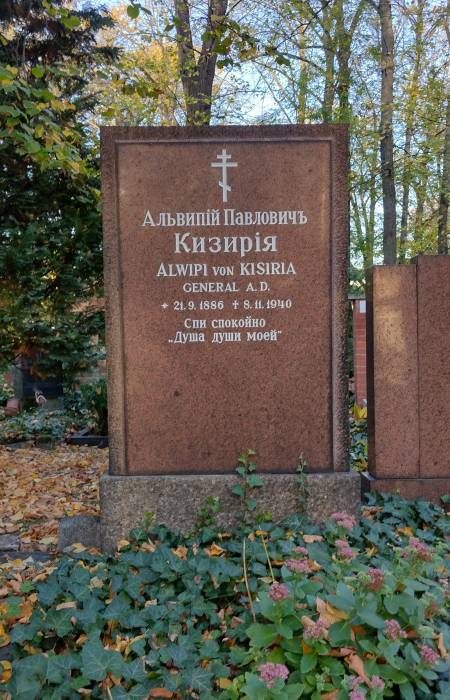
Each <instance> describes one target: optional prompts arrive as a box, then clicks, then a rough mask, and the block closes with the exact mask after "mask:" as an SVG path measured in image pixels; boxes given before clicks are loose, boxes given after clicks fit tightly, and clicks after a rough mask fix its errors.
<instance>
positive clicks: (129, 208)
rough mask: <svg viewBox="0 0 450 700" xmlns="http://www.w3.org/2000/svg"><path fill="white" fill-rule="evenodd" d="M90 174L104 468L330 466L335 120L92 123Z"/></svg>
mask: <svg viewBox="0 0 450 700" xmlns="http://www.w3.org/2000/svg"><path fill="white" fill-rule="evenodd" d="M102 175H103V192H104V200H103V212H104V233H105V263H106V269H105V274H106V288H107V309H108V326H107V328H108V338H107V351H108V366H109V394H110V445H111V457H110V475H128V476H127V477H126V479H130V478H131V477H132V475H133V476H134V475H149V476H150V475H152V476H155V478H156V475H161V476H167V475H187V474H189V475H195V474H198V475H200V474H205V475H214V474H215V475H217V474H232V473H233V472H234V469H235V465H236V458H237V456H238V455H239V454H240V453H241V452H242V451H243V450H244V449H246V448H249V447H251V448H253V449H255V450H257V453H258V467H259V469H260V470H261V471H264V472H270V473H276V474H282V473H291V474H292V473H293V471H294V470H295V466H296V464H297V461H298V458H299V455H300V453H303V455H304V457H305V458H306V459H307V461H308V463H309V465H310V471H311V472H314V473H326V472H341V471H345V470H346V469H347V433H346V427H345V426H346V413H347V406H346V397H347V386H346V372H345V336H346V320H347V305H346V296H347V254H348V221H347V136H346V130H345V127H342V126H333V127H330V126H320V127H317V126H316V127H307V126H306V127H303V126H292V127H278V126H273V127H212V128H148V129H145V128H139V129H128V128H106V129H103V131H102ZM108 478H109V479H110V480H111V478H113V477H112V476H110V477H106V481H107V480H108ZM123 483H126V484H127V486H126V487H125V486H124V487H123V488H130V484H131V483H132V482H130V481H125V480H123ZM139 483H140V485H141V486H140V488H143V484H144V482H143V481H141V482H139ZM161 483H163V482H162V481H161V479H160V480H159V481H153V486H152V488H153V489H155V488H157V486H156V485H157V484H161ZM171 483H172V487H173V484H174V483H178V484H179V483H180V481H179V480H178V481H176V482H171ZM197 483H201V481H198V482H197ZM105 488H109V487H107V486H105V484H104V485H103V491H105ZM111 488H116V486H114V487H111ZM210 493H212V491H211V490H210ZM160 496H161V497H163V494H162V493H161V494H160ZM147 510H154V508H150V507H148V508H147Z"/></svg>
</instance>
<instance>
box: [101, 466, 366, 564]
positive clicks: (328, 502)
mask: <svg viewBox="0 0 450 700" xmlns="http://www.w3.org/2000/svg"><path fill="white" fill-rule="evenodd" d="M261 478H262V480H263V486H262V487H260V488H257V489H253V490H252V492H251V497H252V498H254V499H255V500H256V502H257V506H256V509H255V513H271V515H272V518H273V520H275V521H278V520H281V519H282V518H284V517H286V516H288V515H292V514H293V513H296V512H299V509H300V508H299V506H300V497H301V487H300V485H299V477H298V475H296V474H261ZM237 483H238V478H237V477H236V476H234V475H230V474H208V475H188V476H164V475H161V476H112V475H110V474H104V475H103V476H102V477H101V478H100V508H101V544H102V549H103V550H104V551H111V550H113V549H114V548H115V546H116V544H117V542H118V541H119V540H121V539H126V538H127V537H128V534H129V532H130V530H131V529H132V528H134V527H137V526H139V525H142V524H143V522H144V519H145V516H146V514H147V513H152V514H153V518H154V522H156V523H163V524H165V525H167V526H168V527H170V528H173V529H176V530H182V531H184V532H186V531H189V530H191V529H192V528H193V527H194V526H195V524H196V522H197V520H198V511H199V509H200V508H202V506H204V505H205V502H206V499H207V498H208V496H217V497H218V498H219V500H220V504H221V511H220V513H218V514H217V516H216V522H217V523H218V524H219V525H220V527H224V528H228V527H232V526H233V525H236V524H237V515H236V514H237V513H238V511H239V510H240V508H239V505H240V504H239V499H238V498H237V497H236V496H234V495H233V494H232V493H231V489H232V488H233V486H235V485H236V484H237ZM304 483H305V490H306V493H307V497H306V505H305V511H306V514H307V516H308V517H309V518H310V519H311V520H313V521H315V522H321V521H324V520H326V519H327V518H328V517H329V516H330V515H331V513H334V512H336V511H347V512H348V513H351V514H352V515H357V514H358V512H359V508H360V499H361V478H360V475H359V474H358V473H356V472H337V473H326V474H306V475H305V478H304Z"/></svg>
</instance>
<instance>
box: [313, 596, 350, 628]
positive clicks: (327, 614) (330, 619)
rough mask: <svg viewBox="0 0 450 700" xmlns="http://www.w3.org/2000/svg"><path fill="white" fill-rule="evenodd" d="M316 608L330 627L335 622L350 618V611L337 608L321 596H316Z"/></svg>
mask: <svg viewBox="0 0 450 700" xmlns="http://www.w3.org/2000/svg"><path fill="white" fill-rule="evenodd" d="M316 608H317V612H318V613H319V618H320V619H321V620H323V622H324V623H325V624H326V625H327V627H329V626H330V625H333V624H334V623H335V622H341V621H342V620H346V619H347V618H348V613H346V612H344V611H343V610H339V609H338V608H335V607H334V606H333V605H331V604H330V603H326V602H325V601H324V600H322V599H321V598H316Z"/></svg>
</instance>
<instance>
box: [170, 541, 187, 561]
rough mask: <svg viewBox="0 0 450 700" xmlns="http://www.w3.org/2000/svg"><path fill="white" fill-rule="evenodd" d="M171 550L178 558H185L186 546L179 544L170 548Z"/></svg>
mask: <svg viewBox="0 0 450 700" xmlns="http://www.w3.org/2000/svg"><path fill="white" fill-rule="evenodd" d="M172 552H173V553H174V554H175V556H176V557H178V559H186V556H187V553H188V550H187V547H184V546H183V545H182V544H180V545H179V546H178V547H177V548H176V549H172Z"/></svg>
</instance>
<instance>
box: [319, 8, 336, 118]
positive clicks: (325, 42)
mask: <svg viewBox="0 0 450 700" xmlns="http://www.w3.org/2000/svg"><path fill="white" fill-rule="evenodd" d="M322 24H323V32H322V47H323V52H324V58H325V83H324V88H323V100H322V119H323V121H324V122H331V121H332V119H333V101H334V47H333V45H332V43H333V42H332V40H331V26H332V19H331V13H330V8H329V3H328V0H322Z"/></svg>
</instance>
